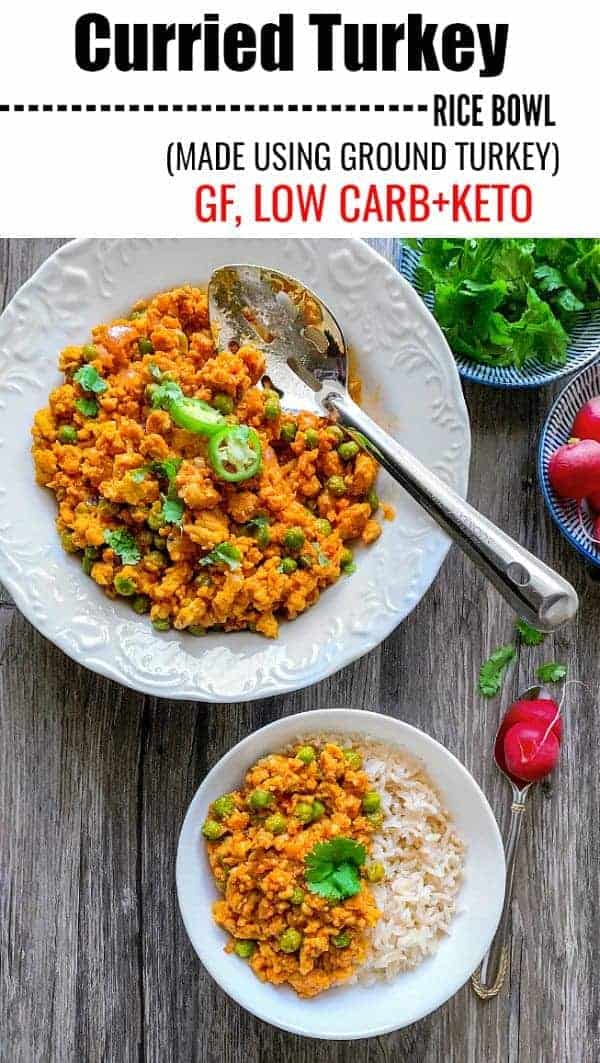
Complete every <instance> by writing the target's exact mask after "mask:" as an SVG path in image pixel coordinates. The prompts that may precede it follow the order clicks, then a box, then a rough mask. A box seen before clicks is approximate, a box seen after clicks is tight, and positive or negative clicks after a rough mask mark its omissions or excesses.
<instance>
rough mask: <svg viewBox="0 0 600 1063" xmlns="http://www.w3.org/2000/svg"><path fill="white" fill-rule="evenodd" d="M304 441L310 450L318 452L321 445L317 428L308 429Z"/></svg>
mask: <svg viewBox="0 0 600 1063" xmlns="http://www.w3.org/2000/svg"><path fill="white" fill-rule="evenodd" d="M304 441H305V443H306V446H307V447H308V449H309V450H316V449H317V447H318V445H319V433H318V432H317V430H316V428H307V429H306V432H305V433H304Z"/></svg>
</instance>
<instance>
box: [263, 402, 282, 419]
mask: <svg viewBox="0 0 600 1063" xmlns="http://www.w3.org/2000/svg"><path fill="white" fill-rule="evenodd" d="M280 413H281V409H280V406H279V400H277V402H275V400H274V399H269V400H268V401H267V402H265V408H264V415H265V417H266V418H267V421H276V420H277V418H278V417H279V414H280Z"/></svg>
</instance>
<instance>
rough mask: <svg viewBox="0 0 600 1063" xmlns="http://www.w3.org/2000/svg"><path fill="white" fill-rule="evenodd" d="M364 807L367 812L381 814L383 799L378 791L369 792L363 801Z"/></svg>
mask: <svg viewBox="0 0 600 1063" xmlns="http://www.w3.org/2000/svg"><path fill="white" fill-rule="evenodd" d="M362 806H363V809H364V811H365V812H379V809H380V808H381V798H380V796H379V794H378V793H377V791H376V790H367V793H366V794H365V795H364V797H363V799H362Z"/></svg>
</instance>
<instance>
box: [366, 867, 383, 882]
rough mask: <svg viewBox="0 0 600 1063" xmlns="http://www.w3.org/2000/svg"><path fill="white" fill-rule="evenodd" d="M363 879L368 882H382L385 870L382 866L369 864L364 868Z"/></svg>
mask: <svg viewBox="0 0 600 1063" xmlns="http://www.w3.org/2000/svg"><path fill="white" fill-rule="evenodd" d="M365 878H366V879H367V881H368V882H382V881H383V879H384V878H385V868H384V866H383V864H369V865H368V867H366V868H365Z"/></svg>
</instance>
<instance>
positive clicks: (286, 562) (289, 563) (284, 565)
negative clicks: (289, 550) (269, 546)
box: [279, 557, 298, 576]
mask: <svg viewBox="0 0 600 1063" xmlns="http://www.w3.org/2000/svg"><path fill="white" fill-rule="evenodd" d="M297 568H298V562H297V561H294V558H293V557H284V558H282V560H281V564H280V566H279V571H280V572H283V573H284V575H285V576H291V574H292V572H295V571H296V569H297Z"/></svg>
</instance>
